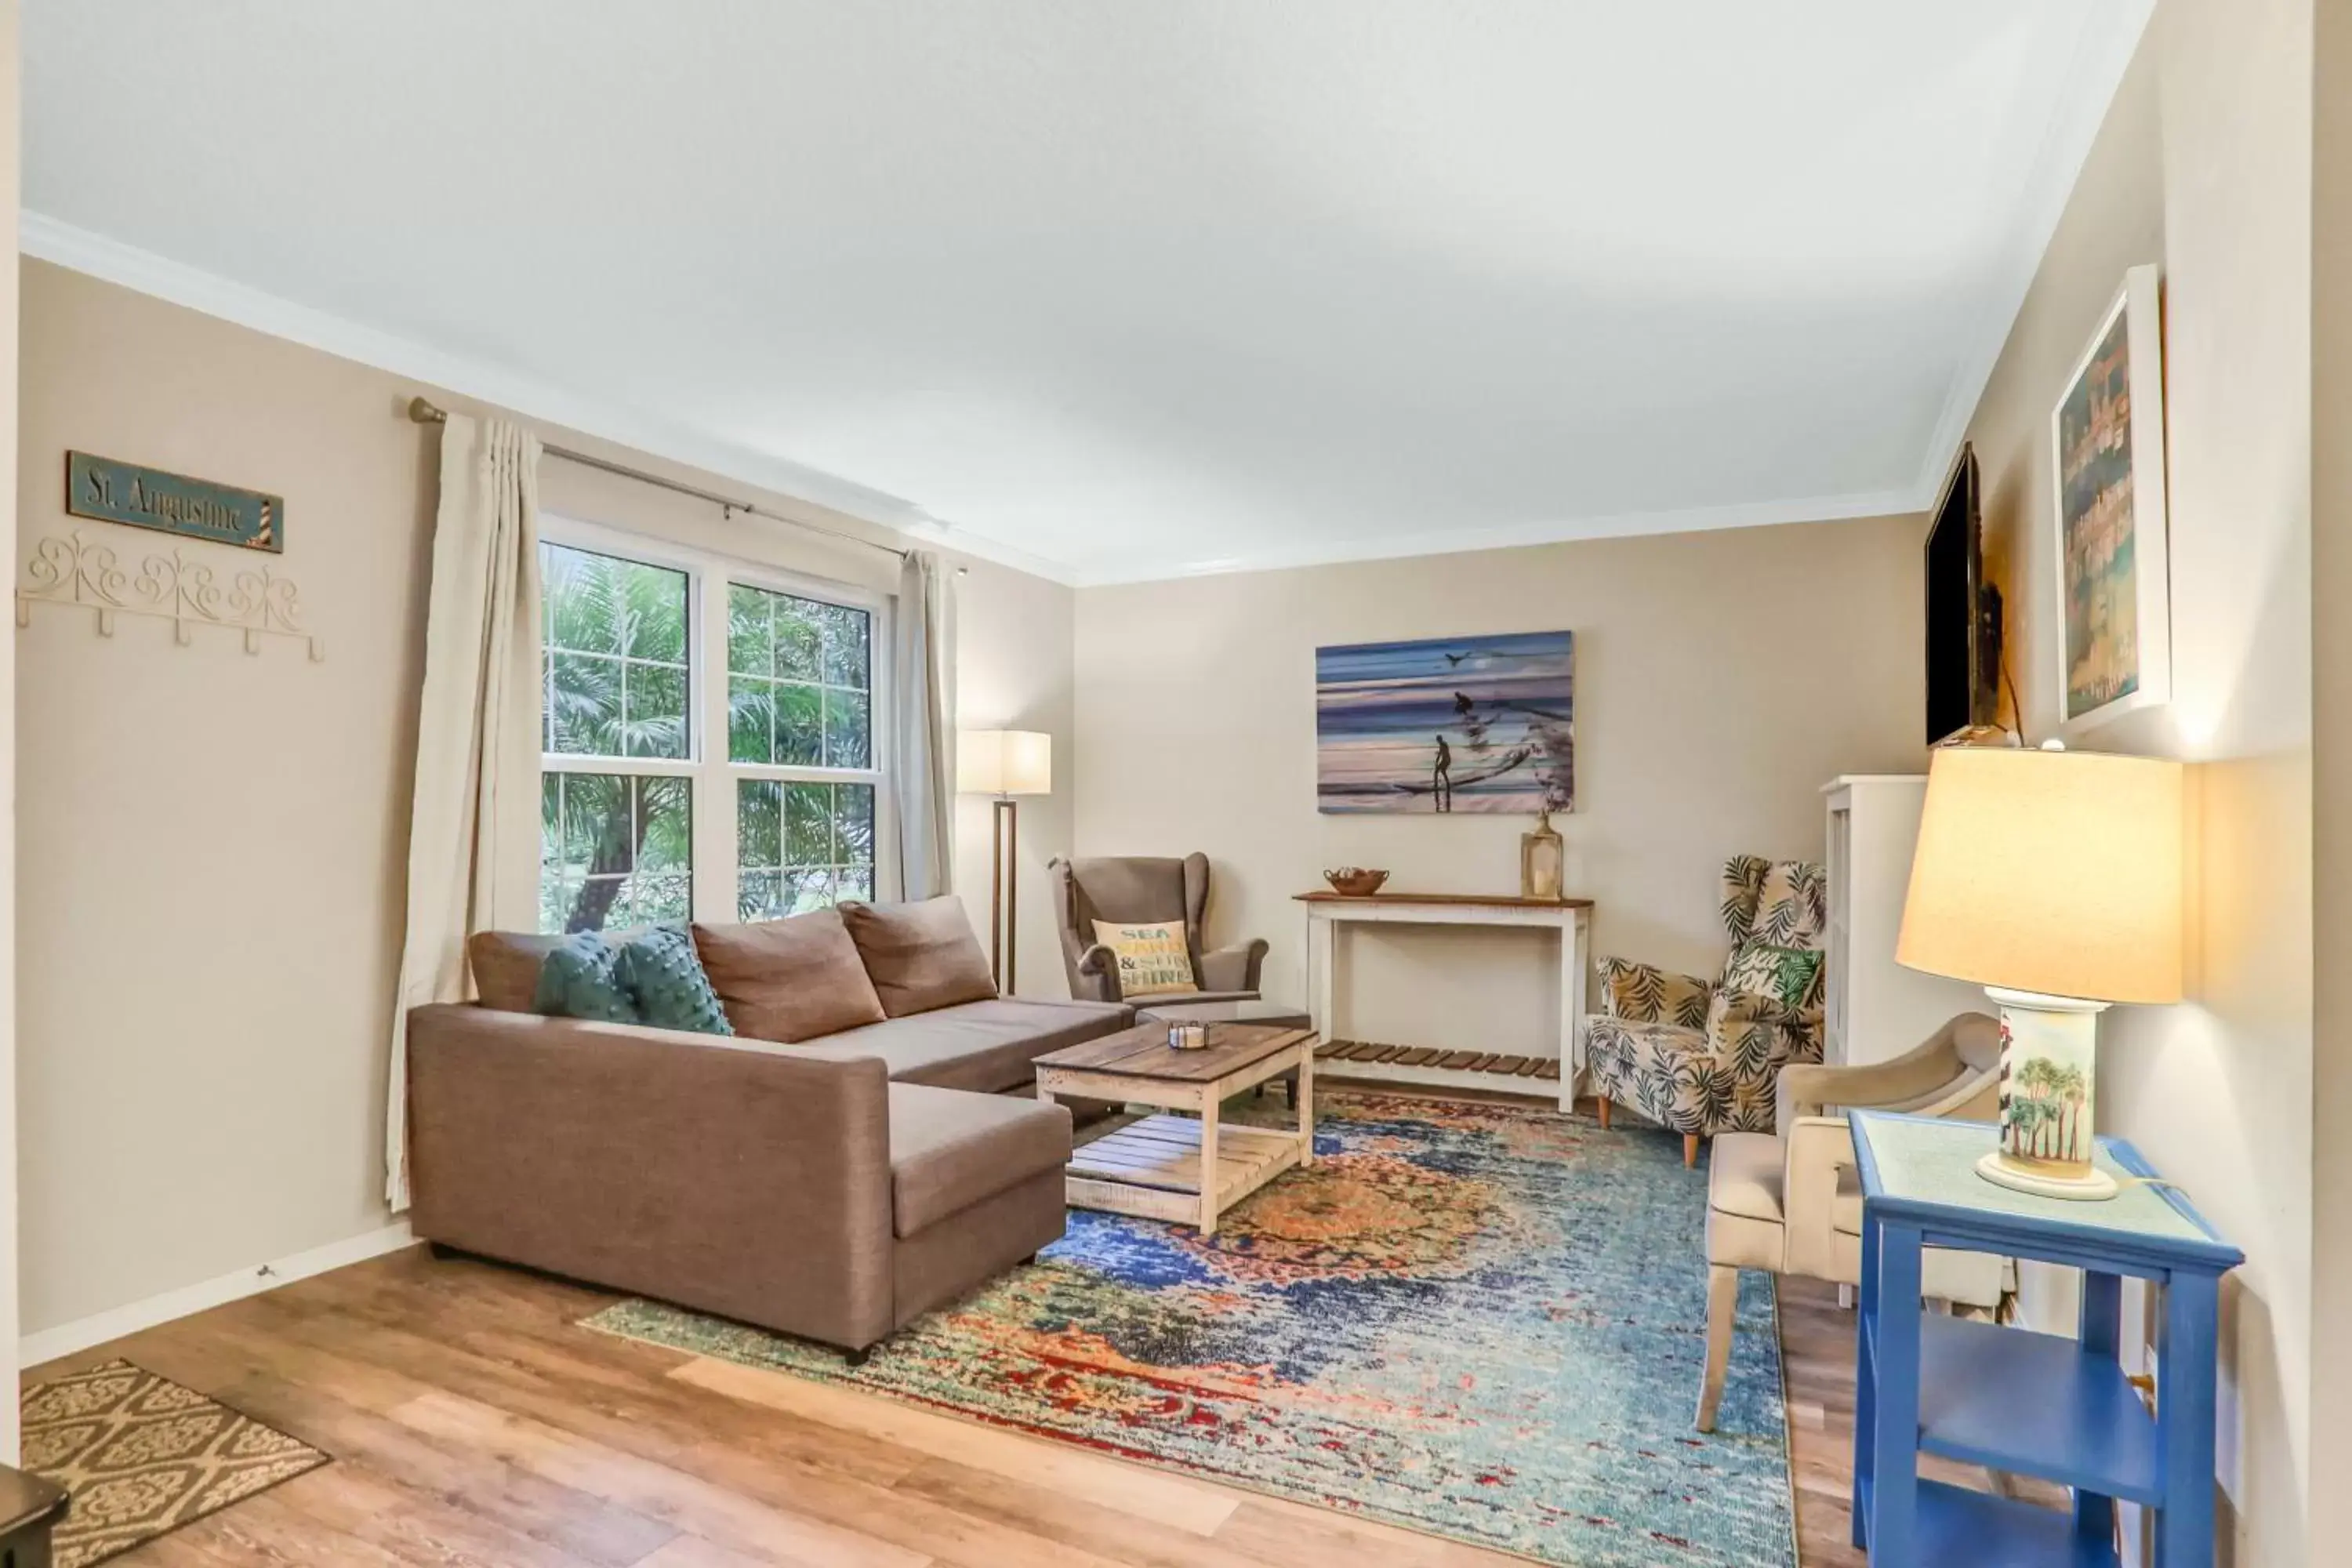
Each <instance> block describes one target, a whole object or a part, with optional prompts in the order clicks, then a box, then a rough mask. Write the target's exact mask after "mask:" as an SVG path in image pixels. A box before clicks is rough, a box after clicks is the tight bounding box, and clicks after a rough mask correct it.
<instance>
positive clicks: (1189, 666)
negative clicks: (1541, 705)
mask: <svg viewBox="0 0 2352 1568" xmlns="http://www.w3.org/2000/svg"><path fill="white" fill-rule="evenodd" d="M1921 527H1922V521H1921V520H1920V519H1917V518H1895V519H1879V520H1873V521H1858V522H1840V523H1814V524H1805V525H1798V526H1790V527H1783V528H1770V529H1749V530H1741V531H1728V532H1720V533H1689V534H1680V535H1673V536H1667V537H1660V538H1647V539H1615V540H1604V541H1593V542H1585V543H1577V544H1558V545H1548V546H1542V547H1538V548H1532V549H1525V550H1511V551H1496V552H1481V553H1474V554H1463V555H1444V556H1432V557H1424V558H1421V559H1415V560H1407V561H1381V562H1370V563H1360V564H1354V565H1345V566H1328V567H1317V568H1311V569H1305V570H1299V571H1289V572H1269V573H1262V574H1247V575H1241V576H1229V577H1209V578H1197V579H1192V580H1188V581H1181V582H1171V583H1156V584H1139V585H1134V586H1126V587H1115V588H1100V589H1092V588H1090V589H1087V590H1084V591H1082V592H1081V593H1080V594H1079V595H1078V626H1077V650H1078V651H1077V668H1078V671H1079V684H1078V700H1077V732H1078V747H1079V750H1078V758H1077V799H1078V816H1077V843H1078V849H1079V852H1080V853H1082V854H1087V855H1109V854H1177V853H1181V852H1184V851H1187V850H1192V849H1200V850H1204V851H1206V852H1207V853H1208V855H1209V856H1210V858H1211V859H1212V860H1213V862H1214V865H1215V873H1214V874H1215V881H1214V884H1213V886H1214V897H1213V900H1212V910H1211V924H1212V926H1213V932H1212V934H1213V937H1214V938H1216V939H1217V940H1234V939H1239V938H1242V937H1247V936H1263V937H1265V938H1266V939H1267V940H1268V941H1269V942H1272V943H1273V948H1274V951H1273V952H1272V954H1271V955H1270V957H1269V958H1268V960H1267V965H1266V973H1265V986H1266V990H1267V992H1268V994H1271V995H1274V996H1276V997H1281V998H1285V999H1294V1000H1295V999H1303V996H1304V977H1303V970H1302V964H1303V956H1302V955H1303V937H1304V931H1303V920H1302V917H1301V914H1300V911H1299V907H1298V905H1297V903H1295V902H1293V901H1292V895H1293V894H1295V893H1298V892H1301V891H1304V890H1306V889H1310V888H1316V887H1320V886H1321V885H1322V882H1321V875H1320V874H1321V872H1322V870H1323V869H1324V868H1327V867H1336V866H1342V865H1362V866H1381V867H1386V868H1389V869H1390V870H1391V872H1392V873H1393V876H1392V878H1391V887H1393V888H1397V889H1415V890H1433V891H1452V892H1491V891H1516V890H1517V887H1518V838H1519V835H1520V834H1521V833H1522V832H1524V831H1526V830H1527V829H1528V827H1530V826H1533V822H1532V820H1531V819H1528V818H1525V817H1517V816H1466V815H1465V816H1452V817H1448V818H1445V819H1444V820H1442V821H1441V820H1433V819H1432V818H1429V817H1425V816H1321V815H1318V812H1317V811H1316V807H1315V694H1314V683H1315V649H1316V648H1317V647H1318V646H1320V645H1324V644H1334V643H1351V642H1368V641H1376V640H1383V639H1389V638H1406V637H1447V636H1465V635H1470V634H1474V633H1480V632H1506V631H1536V630H1549V629H1553V628H1558V627H1566V628H1569V629H1570V630H1573V631H1574V632H1575V634H1576V639H1577V643H1576V665H1577V670H1576V741H1577V781H1576V784H1577V809H1576V811H1575V813H1574V814H1573V815H1572V816H1567V817H1564V818H1561V819H1559V821H1558V826H1559V828H1560V831H1561V832H1562V834H1563V835H1564V836H1565V837H1566V839H1567V841H1568V868H1569V869H1568V883H1569V887H1570V890H1572V891H1574V892H1578V893H1583V894H1589V895H1590V896H1591V897H1592V898H1594V899H1595V900H1598V908H1597V909H1596V911H1595V915H1594V921H1593V938H1594V944H1595V949H1596V951H1598V952H1619V953H1625V954H1629V955H1633V956H1636V957H1640V958H1645V959H1651V960H1654V961H1657V962H1660V963H1668V964H1673V965H1675V966H1678V967H1682V968H1685V969H1692V970H1698V971H1702V972H1705V973H1714V971H1715V970H1716V969H1717V968H1719V967H1720V966H1721V963H1722V959H1723V948H1724V938H1723V934H1722V928H1721V926H1720V924H1719V923H1718V921H1717V916H1716V903H1717V896H1718V894H1717V871H1718V869H1719V868H1720V867H1721V865H1722V862H1723V860H1724V859H1725V858H1726V857H1727V856H1729V855H1732V854H1734V853H1737V852H1739V851H1743V850H1747V851H1754V852H1757V853H1759V854H1765V855H1771V856H1809V857H1817V856H1819V855H1820V854H1821V853H1822V798H1821V795H1820V793H1819V791H1820V786H1821V785H1822V784H1823V783H1825V782H1826V781H1828V780H1829V779H1830V778H1831V777H1832V776H1833V775H1835V774H1837V773H1872V772H1916V771H1918V770H1920V769H1921V768H1923V767H1924V765H1925V763H1926V752H1925V751H1924V749H1923V745H1922V741H1921V723H1922V714H1921V710H1920V702H1921V695H1920V693H1921V680H1922V675H1921V666H1920V623H1919V535H1920V529H1921ZM1549 940H1550V939H1549V938H1548V937H1547V936H1545V935H1543V934H1542V933H1539V932H1532V931H1531V932H1525V933H1510V934H1504V933H1491V932H1452V933H1449V932H1444V931H1427V930H1417V931H1400V932H1385V931H1384V932H1381V933H1378V934H1377V935H1376V936H1368V937H1363V938H1359V939H1357V941H1356V943H1355V954H1356V959H1355V963H1354V966H1353V973H1352V975H1351V976H1350V977H1349V978H1350V987H1349V988H1350V990H1351V991H1352V1005H1349V1006H1343V1007H1342V1008H1341V1010H1340V1016H1339V1020H1338V1025H1339V1028H1340V1029H1341V1030H1343V1031H1345V1032H1347V1033H1349V1034H1351V1035H1354V1036H1356V1037H1364V1038H1372V1039H1381V1040H1391V1041H1399V1042H1412V1043H1416V1044H1423V1045H1430V1046H1452V1047H1463V1048H1467V1047H1472V1046H1475V1047H1479V1048H1482V1049H1487V1050H1514V1051H1526V1050H1534V1049H1544V1050H1549V1049H1552V1048H1556V1045H1557V1041H1558V1026H1559V1015H1558V1007H1557V1003H1556V1001H1555V999H1554V997H1555V990H1556V984H1557V982H1556V980H1555V979H1554V976H1555V974H1556V973H1557V972H1556V971H1555V970H1554V969H1553V968H1552V967H1551V964H1550V961H1549V958H1548V957H1547V956H1546V955H1547V953H1548V952H1549V947H1548V945H1547V944H1548V943H1549Z"/></svg>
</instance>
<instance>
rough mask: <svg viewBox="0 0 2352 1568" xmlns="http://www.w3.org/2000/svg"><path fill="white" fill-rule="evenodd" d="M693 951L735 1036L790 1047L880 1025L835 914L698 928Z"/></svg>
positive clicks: (862, 970)
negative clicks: (855, 1029)
mask: <svg viewBox="0 0 2352 1568" xmlns="http://www.w3.org/2000/svg"><path fill="white" fill-rule="evenodd" d="M694 951H695V952H696V954H697V955H698V956H699V957H700V958H701V960H702V972H703V973H706V974H708V975H709V976H710V988H711V989H712V990H714V991H716V992H718V993H719V1005H720V1006H722V1007H724V1008H726V1009H727V1021H728V1022H729V1023H730V1024H732V1025H733V1026H735V1032H736V1033H737V1034H739V1035H744V1036H748V1037H751V1038H752V1039H755V1040H774V1041H777V1042H779V1043H781V1044H783V1045H788V1046H789V1045H796V1044H798V1043H799V1042H800V1041H802V1040H814V1039H815V1038H817V1037H819V1036H821V1035H835V1034H839V1033H840V1032H841V1031H842V1030H844V1029H854V1028H856V1027H857V1026H859V1025H861V1024H878V1023H880V1022H881V1021H882V1018H883V1013H882V1004H881V1002H880V1001H879V1000H877V998H876V996H875V994H874V984H873V982H872V981H869V980H868V979H866V966H865V965H864V964H863V963H859V962H858V960H857V948H856V945H855V944H854V943H852V942H850V940H849V932H848V931H846V930H845V928H844V927H843V925H842V923H841V916H840V915H839V914H838V913H837V912H835V910H815V911H814V912H813V913H810V914H805V915H793V916H791V917H790V918H788V919H785V920H781V921H755V922H753V923H752V924H751V925H720V926H707V925H698V926H696V927H695V928H694Z"/></svg>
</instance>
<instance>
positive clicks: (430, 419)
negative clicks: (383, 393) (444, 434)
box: [408, 397, 449, 425]
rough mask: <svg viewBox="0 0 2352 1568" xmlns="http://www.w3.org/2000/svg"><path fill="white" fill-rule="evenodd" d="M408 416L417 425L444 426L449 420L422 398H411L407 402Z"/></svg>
mask: <svg viewBox="0 0 2352 1568" xmlns="http://www.w3.org/2000/svg"><path fill="white" fill-rule="evenodd" d="M408 416H409V417H410V418H411V419H414V420H415V421H416V423H418V424H419V425H445V424H446V423H448V419H449V416H448V415H447V414H446V413H444V412H443V411H442V410H440V409H438V408H436V407H434V406H433V405H431V404H430V403H427V402H426V401H425V399H424V398H422V397H412V398H410V399H409V400H408Z"/></svg>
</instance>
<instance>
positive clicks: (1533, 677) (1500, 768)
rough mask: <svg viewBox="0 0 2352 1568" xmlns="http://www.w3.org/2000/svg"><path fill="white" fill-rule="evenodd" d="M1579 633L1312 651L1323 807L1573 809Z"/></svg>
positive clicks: (1438, 810)
mask: <svg viewBox="0 0 2352 1568" xmlns="http://www.w3.org/2000/svg"><path fill="white" fill-rule="evenodd" d="M1575 652H1576V637H1575V634H1574V633H1572V632H1515V633H1512V634H1510V635H1507V636H1503V637H1433V638H1429V639H1427V640H1424V641H1420V642H1377V643H1354V644H1350V645H1348V646H1346V647H1325V648H1318V649H1316V650H1315V745H1316V757H1317V769H1316V793H1317V805H1318V807H1319V809H1321V810H1323V811H1326V812H1433V813H1452V812H1484V813H1490V814H1501V813H1513V812H1516V813H1523V814H1525V815H1528V816H1534V815H1535V814H1536V813H1537V812H1538V811H1572V810H1574V809H1575V807H1576V705H1575V671H1576V660H1575Z"/></svg>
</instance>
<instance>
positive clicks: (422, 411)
mask: <svg viewBox="0 0 2352 1568" xmlns="http://www.w3.org/2000/svg"><path fill="white" fill-rule="evenodd" d="M408 416H409V417H410V418H411V419H414V420H415V421H416V423H418V424H419V425H445V424H446V423H448V419H449V411H448V410H447V409H446V408H437V407H436V406H434V405H432V404H431V403H428V402H427V401H425V399H424V398H422V397H412V398H410V399H409V400H408ZM540 450H541V451H542V452H545V453H546V454H547V455H548V456H549V457H551V458H562V459H563V460H564V461H565V462H567V463H578V464H579V465H580V466H581V467H583V468H599V469H602V470H603V471H604V472H605V473H608V474H617V475H619V476H620V477H621V478H622V479H635V480H636V481H637V482H638V483H639V484H641V485H652V486H653V487H654V488H655V489H665V490H675V491H676V492H677V493H678V494H679V495H682V496H692V497H693V498H694V499H695V500H704V501H709V503H710V504H711V505H713V506H715V507H719V508H720V509H721V510H725V511H728V512H730V513H731V512H739V511H740V512H746V513H749V514H750V515H751V516H752V517H764V518H766V519H767V520H768V521H771V522H788V523H790V524H792V525H793V527H794V528H805V529H807V530H808V531H810V532H811V533H822V534H824V535H825V536H826V537H827V538H829V539H839V540H844V541H846V542H849V543H851V544H863V545H865V546H866V548H867V549H868V550H879V551H883V552H887V553H888V554H891V555H895V556H897V557H898V559H899V560H901V561H904V560H905V559H906V558H907V552H905V551H903V550H901V549H899V548H898V546H897V545H895V544H884V543H882V542H879V541H878V540H872V539H866V538H863V537H861V536H860V535H858V534H855V533H850V532H847V531H844V530H842V529H838V528H827V527H825V526H824V524H823V523H821V522H810V521H807V520H805V519H803V518H797V517H786V516H785V515H784V514H783V513H782V512H776V511H769V510H765V509H763V508H761V507H756V506H753V505H752V504H751V502H750V501H747V500H735V499H734V498H733V497H731V496H722V495H720V494H719V493H718V492H716V491H714V490H706V489H699V488H698V487H696V486H694V485H687V484H680V483H679V482H678V481H677V480H676V479H664V478H663V477H662V476H661V475H659V474H649V473H647V472H646V471H645V470H644V469H643V468H629V467H626V466H625V465H624V464H620V463H614V462H607V461H606V460H605V459H604V458H598V457H594V456H592V455H591V454H589V453H586V452H575V451H573V450H572V448H570V447H558V446H554V445H552V444H551V443H548V442H541V444H540Z"/></svg>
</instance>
